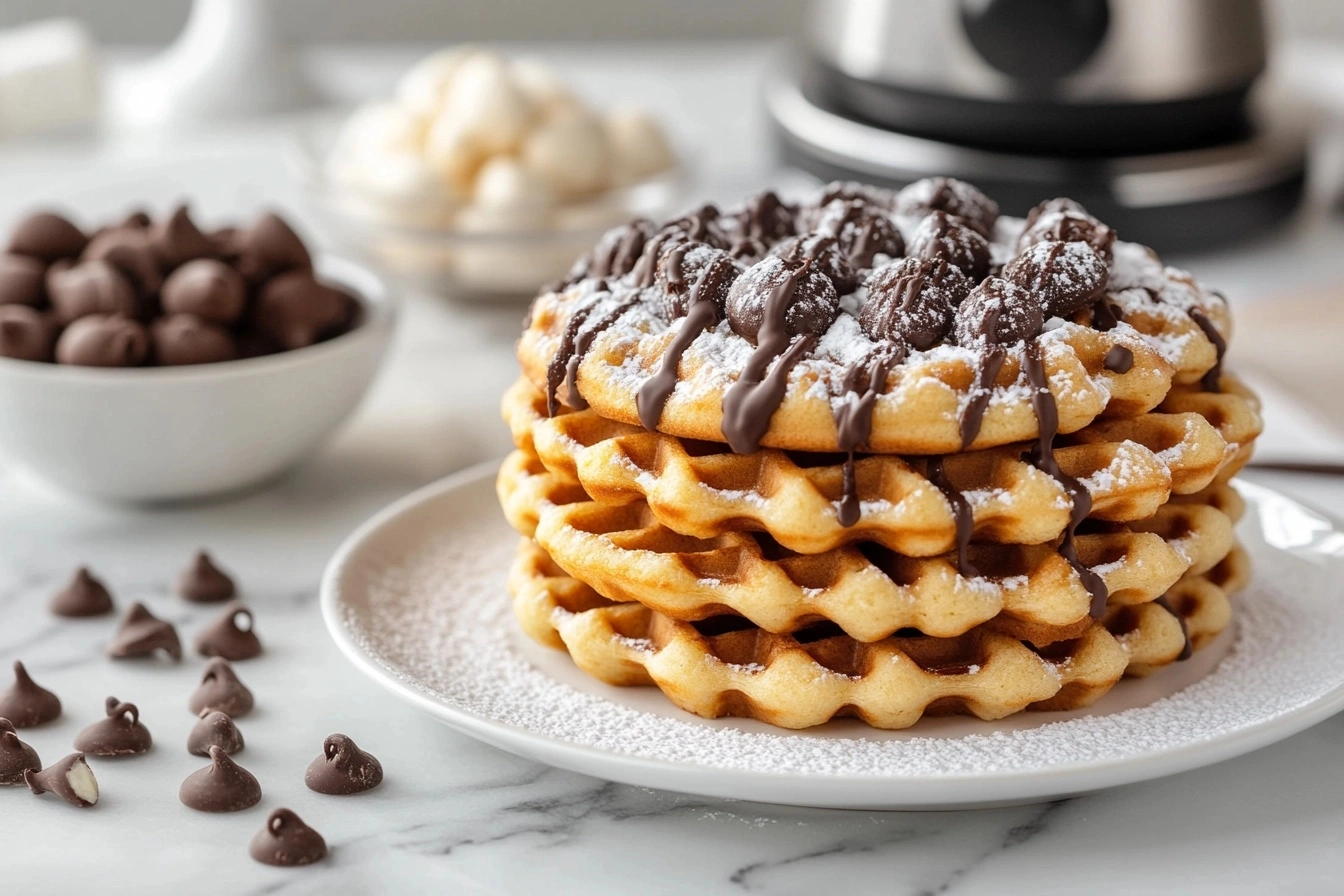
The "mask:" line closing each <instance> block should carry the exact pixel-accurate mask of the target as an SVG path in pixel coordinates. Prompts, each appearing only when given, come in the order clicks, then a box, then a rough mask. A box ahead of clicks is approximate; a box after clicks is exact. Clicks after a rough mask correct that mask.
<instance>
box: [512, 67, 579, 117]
mask: <svg viewBox="0 0 1344 896" xmlns="http://www.w3.org/2000/svg"><path fill="white" fill-rule="evenodd" d="M509 68H510V71H511V73H512V75H513V81H514V83H515V84H517V85H518V89H519V90H521V91H522V92H523V93H524V94H526V95H527V98H528V99H530V100H531V101H532V103H533V104H534V105H536V106H537V107H538V108H541V109H543V110H546V111H551V110H554V109H582V108H583V103H582V102H580V100H579V98H578V97H577V96H575V95H574V93H573V91H571V90H570V89H569V87H567V86H566V85H565V82H564V81H562V80H561V79H560V75H559V74H558V73H557V72H556V71H555V69H553V68H551V66H550V65H548V64H547V63H545V62H542V61H541V60H540V59H535V58H531V57H524V58H522V59H515V60H514V61H513V62H512V63H511V64H510V67H509Z"/></svg>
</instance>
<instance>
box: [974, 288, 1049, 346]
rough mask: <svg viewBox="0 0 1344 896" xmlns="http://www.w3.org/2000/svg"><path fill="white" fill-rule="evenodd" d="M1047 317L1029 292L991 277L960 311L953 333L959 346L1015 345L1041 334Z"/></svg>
mask: <svg viewBox="0 0 1344 896" xmlns="http://www.w3.org/2000/svg"><path fill="white" fill-rule="evenodd" d="M1044 323H1045V317H1044V315H1043V314H1042V313H1041V306H1040V304H1039V303H1038V302H1037V301H1036V300H1035V298H1034V297H1033V296H1032V295H1031V293H1029V292H1028V291H1027V290H1025V289H1023V288H1022V287H1020V286H1018V285H1016V284H1014V283H1010V282H1008V281H1007V280H1004V279H1002V278H1000V277H991V278H989V279H988V280H985V281H984V282H983V283H981V284H979V285H978V286H976V287H975V289H973V290H971V294H970V295H968V296H967V297H966V299H965V301H963V302H962V303H961V304H960V305H959V306H958V307H957V316H956V320H955V321H954V322H953V332H954V333H955V334H956V337H957V343H958V344H960V345H964V346H968V347H969V346H973V345H977V344H983V343H985V342H988V343H990V344H995V345H1012V344H1014V343H1017V342H1021V341H1023V340H1024V339H1031V338H1033V337H1035V336H1036V335H1037V334H1038V333H1040V332H1041V327H1042V326H1043V325H1044Z"/></svg>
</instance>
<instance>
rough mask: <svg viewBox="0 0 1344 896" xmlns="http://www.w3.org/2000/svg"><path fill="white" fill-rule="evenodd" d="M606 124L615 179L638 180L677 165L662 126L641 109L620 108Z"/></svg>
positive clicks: (613, 177) (623, 182) (610, 116)
mask: <svg viewBox="0 0 1344 896" xmlns="http://www.w3.org/2000/svg"><path fill="white" fill-rule="evenodd" d="M605 124H606V131H607V142H608V143H609V144H610V146H611V154H612V180H613V181H615V182H616V183H618V184H630V183H635V182H637V181H641V180H644V179H645V178H648V177H652V176H653V175H655V174H659V173H660V172H663V171H667V170H669V169H671V168H672V167H673V166H674V165H676V157H675V156H674V155H673V154H672V147H670V146H669V145H668V143H667V136H666V135H665V134H664V133H663V129H662V128H661V127H659V125H658V122H657V121H655V120H654V118H653V116H652V115H649V114H648V113H647V112H645V111H643V110H642V109H617V110H615V111H613V112H612V113H611V114H609V115H608V116H607V119H606V123H605Z"/></svg>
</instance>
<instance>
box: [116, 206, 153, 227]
mask: <svg viewBox="0 0 1344 896" xmlns="http://www.w3.org/2000/svg"><path fill="white" fill-rule="evenodd" d="M151 223H153V219H152V218H150V217H149V212H147V211H145V210H144V209H142V208H137V209H135V210H134V211H132V212H128V213H127V215H126V217H124V218H122V219H121V223H120V224H117V225H116V226H117V227H148V226H149V225H150V224H151Z"/></svg>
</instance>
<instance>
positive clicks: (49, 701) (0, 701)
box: [0, 660, 61, 728]
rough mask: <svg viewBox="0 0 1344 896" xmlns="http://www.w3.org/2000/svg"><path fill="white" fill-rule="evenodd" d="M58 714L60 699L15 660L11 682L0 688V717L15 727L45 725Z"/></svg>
mask: <svg viewBox="0 0 1344 896" xmlns="http://www.w3.org/2000/svg"><path fill="white" fill-rule="evenodd" d="M60 715H61V700H60V698H59V697H57V696H56V695H55V694H53V693H52V692H51V691H49V690H47V689H46V688H44V687H42V686H41V685H39V684H38V683H37V682H35V681H33V679H32V678H31V677H30V676H29V675H28V670H27V669H25V668H24V667H23V663H21V662H19V661H18V660H15V661H14V684H12V685H10V687H9V689H8V690H5V691H0V718H4V719H8V720H9V721H10V723H11V724H12V725H13V726H14V727H15V728H32V727H33V726H34V725H45V724H46V723H47V722H51V721H54V720H55V719H57V718H59V717H60Z"/></svg>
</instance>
